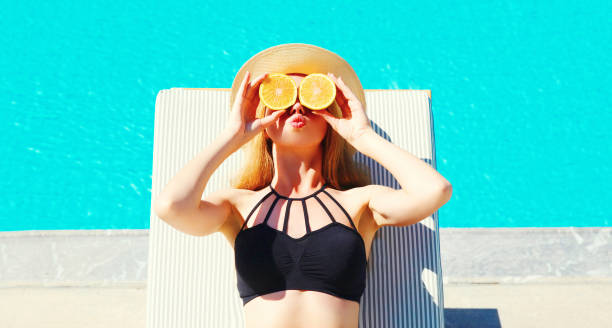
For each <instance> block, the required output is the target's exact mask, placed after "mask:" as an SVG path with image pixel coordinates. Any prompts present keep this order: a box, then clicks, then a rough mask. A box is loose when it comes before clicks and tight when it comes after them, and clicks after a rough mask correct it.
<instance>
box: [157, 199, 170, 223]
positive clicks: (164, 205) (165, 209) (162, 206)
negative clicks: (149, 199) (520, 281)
mask: <svg viewBox="0 0 612 328" xmlns="http://www.w3.org/2000/svg"><path fill="white" fill-rule="evenodd" d="M172 207H173V206H172V204H171V203H168V202H164V201H155V202H154V203H153V211H154V212H155V214H156V215H157V216H158V217H160V218H162V219H163V218H164V217H165V216H167V215H168V213H170V212H171V211H172Z"/></svg>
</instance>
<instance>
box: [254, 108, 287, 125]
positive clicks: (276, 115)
mask: <svg viewBox="0 0 612 328" xmlns="http://www.w3.org/2000/svg"><path fill="white" fill-rule="evenodd" d="M284 113H285V111H282V110H277V111H275V112H274V113H272V115H268V116H265V117H262V118H260V119H258V120H257V121H258V122H259V124H260V125H261V127H262V128H264V129H265V128H267V127H268V125H272V123H274V122H276V120H278V118H279V117H281V116H282V115H283V114H284Z"/></svg>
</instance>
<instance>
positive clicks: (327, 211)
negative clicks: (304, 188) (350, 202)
mask: <svg viewBox="0 0 612 328" xmlns="http://www.w3.org/2000/svg"><path fill="white" fill-rule="evenodd" d="M314 198H315V199H316V200H317V202H319V204H320V205H321V207H323V209H324V210H325V213H327V215H328V216H329V218H330V219H331V220H332V222H336V219H334V216H333V215H332V214H331V212H330V211H329V209H327V206H325V204H323V202H322V201H321V200H320V199H319V197H317V196H316V195H315V196H314Z"/></svg>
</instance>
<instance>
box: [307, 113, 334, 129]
mask: <svg viewBox="0 0 612 328" xmlns="http://www.w3.org/2000/svg"><path fill="white" fill-rule="evenodd" d="M312 113H313V114H315V115H318V116H322V117H323V119H325V120H326V121H327V122H328V123H329V124H331V126H332V127H334V126H336V123H337V122H338V118H337V117H335V116H334V115H333V114H332V113H330V112H328V111H320V110H317V111H314V110H313V111H312Z"/></svg>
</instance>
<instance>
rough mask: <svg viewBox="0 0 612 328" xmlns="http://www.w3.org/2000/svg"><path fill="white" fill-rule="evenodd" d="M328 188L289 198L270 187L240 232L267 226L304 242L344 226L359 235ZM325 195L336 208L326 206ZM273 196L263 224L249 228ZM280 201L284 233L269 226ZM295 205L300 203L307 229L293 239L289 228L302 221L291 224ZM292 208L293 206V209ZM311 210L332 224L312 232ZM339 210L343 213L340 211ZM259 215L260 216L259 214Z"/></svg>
mask: <svg viewBox="0 0 612 328" xmlns="http://www.w3.org/2000/svg"><path fill="white" fill-rule="evenodd" d="M327 186H328V184H327V183H326V184H324V185H323V186H322V187H321V188H320V189H319V190H317V191H315V192H314V193H312V194H310V195H308V196H305V197H287V196H284V195H281V194H279V193H278V192H277V191H276V190H274V188H272V186H268V187H269V189H270V191H269V192H268V193H267V194H266V195H265V196H264V197H262V198H261V199H260V200H259V201H258V202H257V204H256V205H255V206H253V208H252V209H251V211H250V212H249V215H248V216H247V218H246V220H245V221H244V223H243V224H242V227H240V232H242V231H246V230H249V229H253V228H255V227H258V226H260V225H262V224H263V225H266V226H267V227H268V228H270V229H274V230H276V231H278V232H279V233H281V232H282V233H283V234H285V235H286V236H288V237H289V238H291V239H294V240H302V239H304V238H306V237H307V236H309V235H311V234H313V233H316V232H318V231H323V230H325V229H328V228H330V227H332V226H335V225H342V226H344V227H345V228H347V229H349V230H353V231H354V232H356V233H358V234H359V232H358V231H357V228H356V226H355V224H354V223H353V220H352V219H351V217H350V215H349V214H348V212H347V211H346V210H345V209H344V207H342V205H340V203H339V202H338V201H337V200H336V199H335V198H334V197H333V196H332V195H331V194H329V193H328V192H327V191H326V190H325V188H326V187H327ZM323 194H325V197H324V198H329V199H331V200H332V201H333V203H334V204H335V206H334V205H332V204H327V205H326V204H325V203H326V202H324V201H323V200H322V198H321V196H322V195H323ZM271 196H272V197H273V199H274V200H273V201H272V204H271V205H269V207H268V209H267V211H266V216H265V219H264V220H263V221H262V222H259V223H256V224H255V225H253V226H251V227H248V222H249V220H250V218H251V216H253V213H255V211H256V210H257V209H258V208H260V207H261V208H264V207H265V206H264V205H262V204H264V202H265V201H266V200H267V199H268V198H270V197H271ZM312 198H314V200H311V199H312ZM270 199H272V198H270ZM280 200H284V204H283V205H281V206H280V209H279V210H278V214H277V215H278V222H280V221H281V220H283V228H282V231H281V230H279V229H277V228H275V227H272V226H270V225H268V219H269V218H270V217H271V216H272V214H273V212H274V210H275V208H276V207H277V206H276V205H277V203H278V202H279V201H280ZM315 200H316V202H315ZM307 202H308V203H309V204H308V206H307ZM294 203H299V204H300V205H299V206H301V207H302V212H303V218H304V227H305V231H306V232H305V233H304V234H303V235H302V236H300V237H293V236H291V235H289V234H288V226H289V224H296V222H299V221H300V220H299V219H296V218H294V219H293V220H291V222H289V217H290V216H291V213H292V212H293V211H295V210H297V209H296V206H297V204H294ZM314 204H318V205H314ZM330 205H331V206H333V207H335V209H334V210H330V207H329V206H330ZM292 206H293V208H292ZM309 206H310V207H309ZM315 207H318V208H319V209H318V211H315ZM283 208H284V213H283ZM309 208H310V209H311V212H316V214H317V215H321V214H322V215H325V214H327V217H328V218H329V219H330V220H331V222H330V223H328V224H325V225H323V226H321V227H318V228H316V229H315V230H312V228H311V225H310V218H309V210H308V209H309ZM321 209H322V210H321ZM338 209H339V210H340V211H341V212H340V211H338ZM332 212H336V213H338V214H339V213H344V215H345V216H346V218H347V219H348V223H350V226H348V225H347V224H345V223H341V222H339V221H338V220H336V218H335V217H334V214H333V213H332ZM311 214H312V213H311ZM258 215H259V213H258ZM294 216H295V215H294ZM256 217H257V216H256ZM255 220H257V219H255ZM245 227H247V228H245ZM351 227H352V228H351ZM240 232H239V233H240Z"/></svg>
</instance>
